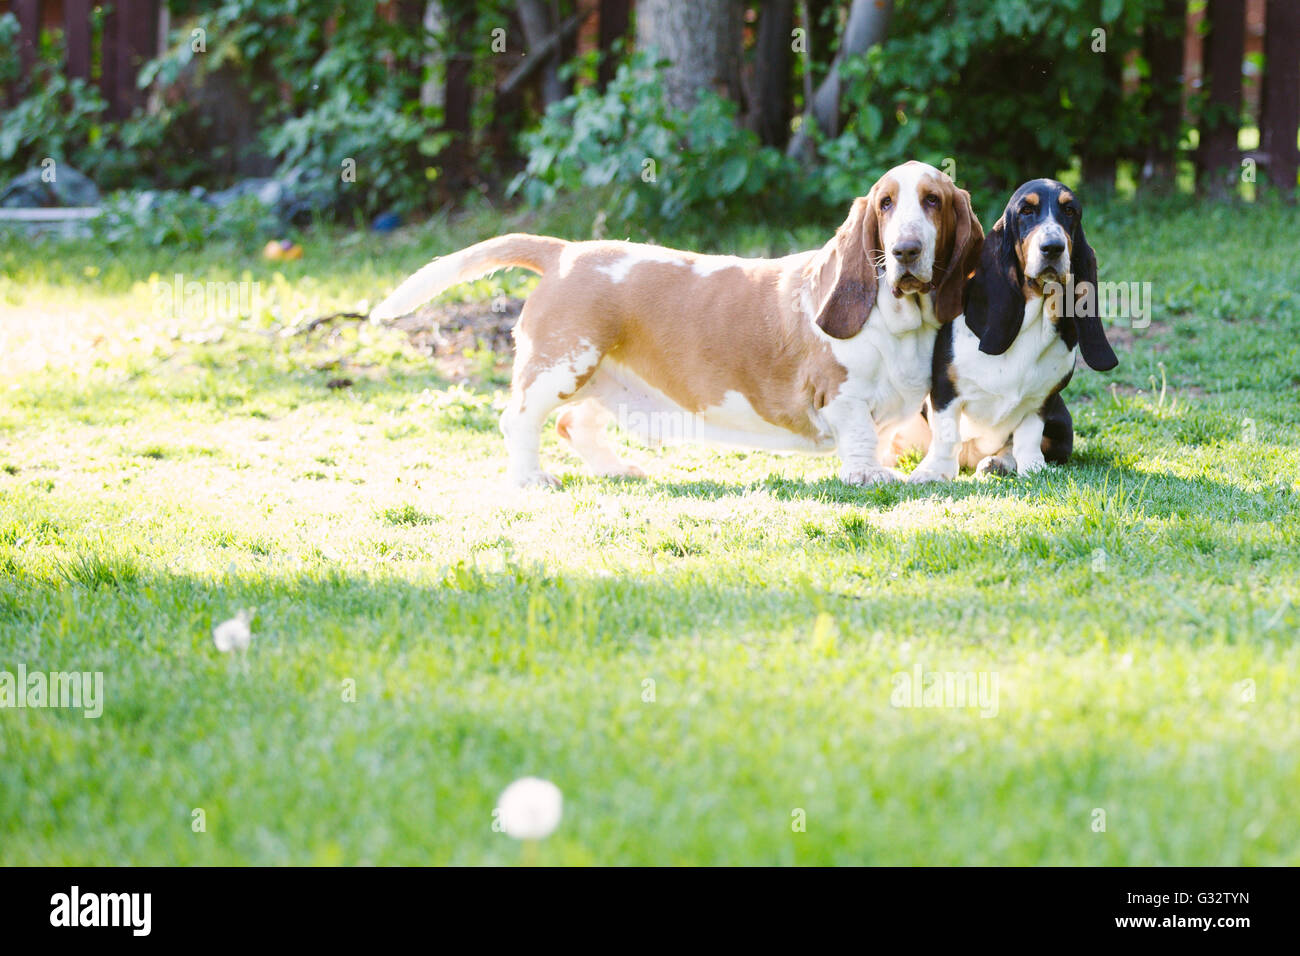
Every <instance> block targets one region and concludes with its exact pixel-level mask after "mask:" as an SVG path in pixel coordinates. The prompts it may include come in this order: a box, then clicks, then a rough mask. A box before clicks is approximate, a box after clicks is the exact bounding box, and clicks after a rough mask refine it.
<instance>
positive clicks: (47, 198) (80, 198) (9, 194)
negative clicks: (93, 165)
mask: <svg viewBox="0 0 1300 956" xmlns="http://www.w3.org/2000/svg"><path fill="white" fill-rule="evenodd" d="M49 178H53V182H47V181H46V180H47V179H49ZM98 205H99V189H98V188H96V186H95V184H94V183H93V182H91V181H90V177H88V176H86V175H84V174H82V173H79V172H77V171H76V170H75V169H73V168H72V167H71V166H69V165H67V164H66V163H58V164H55V165H53V166H51V167H50V168H49V169H48V170H46V169H45V168H40V169H29V170H27V172H25V173H23V174H22V175H21V176H18V177H17V178H15V179H13V180H11V181H10V182H9V183H8V184H7V185H6V186H5V187H4V189H0V206H4V207H5V208H8V209H24V208H26V209H39V208H44V209H49V208H52V207H59V206H98Z"/></svg>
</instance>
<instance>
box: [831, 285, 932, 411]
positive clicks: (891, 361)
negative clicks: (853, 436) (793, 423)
mask: <svg viewBox="0 0 1300 956" xmlns="http://www.w3.org/2000/svg"><path fill="white" fill-rule="evenodd" d="M938 331H939V322H938V320H937V319H936V318H935V315H934V308H933V306H932V304H931V302H930V297H929V296H928V295H920V296H918V295H906V296H903V297H902V298H895V297H894V295H893V294H891V293H890V292H889V290H888V289H887V288H883V287H882V288H881V290H880V295H879V296H878V297H877V299H876V308H875V309H874V310H873V311H872V313H871V318H870V319H869V320H868V321H867V324H866V325H864V326H863V327H862V331H861V332H859V333H858V334H857V335H855V336H853V338H851V339H829V342H830V345H831V352H832V353H833V354H834V356H835V358H836V360H837V361H838V362H839V363H840V364H841V365H843V366H844V368H845V370H846V371H847V372H848V379H847V380H846V381H845V382H844V384H843V385H842V386H841V387H840V395H839V396H837V398H836V399H835V400H834V401H832V403H831V404H832V405H834V404H835V403H836V402H838V401H840V400H847V401H851V402H854V403H858V402H866V404H867V406H868V407H869V408H870V409H871V417H872V419H873V420H874V421H875V423H876V427H877V429H878V430H879V431H880V432H881V433H882V436H883V433H885V432H886V431H891V430H892V429H894V428H896V427H897V426H898V425H900V424H902V423H903V422H905V421H908V420H910V419H911V418H912V417H913V416H914V415H916V413H917V411H918V410H920V408H921V405H922V403H923V402H924V401H925V396H926V393H927V392H928V391H929V390H930V365H931V361H932V358H933V356H934V339H935V336H936V335H937V334H938ZM827 411H828V412H829V411H831V408H830V406H828V407H827Z"/></svg>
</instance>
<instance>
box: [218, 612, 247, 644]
mask: <svg viewBox="0 0 1300 956" xmlns="http://www.w3.org/2000/svg"><path fill="white" fill-rule="evenodd" d="M252 620H253V612H252V611H251V610H242V611H240V612H239V613H237V614H236V615H235V616H234V617H232V618H231V619H230V620H228V621H222V622H221V623H220V624H218V625H217V626H216V627H214V628H213V629H212V643H213V644H215V645H217V650H219V651H221V653H223V654H228V653H230V652H231V651H246V650H248V645H249V643H250V642H251V641H252V640H253V632H252V631H251V630H249V628H248V625H249V624H250V623H251V622H252Z"/></svg>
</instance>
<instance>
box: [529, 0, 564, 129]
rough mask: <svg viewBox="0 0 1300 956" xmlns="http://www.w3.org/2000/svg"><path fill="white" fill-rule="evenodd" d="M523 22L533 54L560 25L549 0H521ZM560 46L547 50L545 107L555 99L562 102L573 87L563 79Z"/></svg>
mask: <svg viewBox="0 0 1300 956" xmlns="http://www.w3.org/2000/svg"><path fill="white" fill-rule="evenodd" d="M518 13H519V23H520V25H521V26H522V27H523V28H524V43H525V44H526V46H527V49H528V53H529V55H530V56H533V55H537V54H536V53H535V51H536V50H538V49H539V48H540V47H541V45H542V44H543V43H544V42H545V41H546V40H547V39H548V38H549V37H550V35H551V34H552V33H553V32H555V30H556V28H557V27H559V23H558V22H553V21H552V19H551V5H550V4H549V3H548V2H547V0H518ZM558 53H559V51H558V49H557V50H555V51H554V52H551V53H548V54H546V59H545V63H544V64H543V65H542V67H541V74H542V75H541V96H542V109H543V110H545V109H546V108H547V107H548V106H550V105H551V104H552V103H558V102H559V101H560V100H562V99H564V98H565V97H566V96H568V95H569V89H568V87H567V86H566V85H565V83H564V82H563V81H562V80H561V79H560V57H559V55H558Z"/></svg>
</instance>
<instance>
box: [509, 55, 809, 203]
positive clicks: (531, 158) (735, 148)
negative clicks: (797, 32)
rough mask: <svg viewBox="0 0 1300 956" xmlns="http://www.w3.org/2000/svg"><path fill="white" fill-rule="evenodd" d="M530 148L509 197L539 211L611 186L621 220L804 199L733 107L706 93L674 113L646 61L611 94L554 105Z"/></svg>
mask: <svg viewBox="0 0 1300 956" xmlns="http://www.w3.org/2000/svg"><path fill="white" fill-rule="evenodd" d="M523 143H524V146H525V149H526V151H527V153H528V165H527V167H526V168H525V170H524V171H523V172H522V173H520V174H519V176H517V177H516V178H515V180H514V182H512V183H511V185H510V189H509V193H510V194H511V195H513V194H515V193H522V195H523V196H524V198H525V199H527V200H528V201H529V202H530V203H532V204H534V205H536V204H540V203H543V202H548V201H550V200H552V199H554V198H555V197H556V196H557V195H559V194H560V193H577V192H581V191H584V190H593V189H606V188H608V190H609V191H610V194H611V196H612V202H613V204H614V206H615V208H614V210H613V212H614V214H615V215H616V216H617V217H619V218H621V219H625V220H626V219H631V218H634V217H658V218H661V219H672V218H676V217H677V216H680V215H682V214H683V213H702V212H705V211H710V212H711V211H734V210H735V209H736V207H739V206H741V205H742V204H743V205H745V206H748V207H752V205H753V203H754V202H755V201H760V202H765V203H766V204H769V205H770V204H771V203H772V201H773V200H777V201H789V200H797V199H798V198H800V196H799V195H798V194H792V193H791V192H790V191H789V188H788V187H789V185H790V184H791V183H792V182H794V181H795V177H794V175H793V170H792V168H791V166H790V164H789V163H788V162H787V161H786V160H785V158H784V157H783V156H782V155H781V154H780V153H779V152H777V151H776V150H773V149H767V148H763V147H760V146H759V143H758V138H757V137H756V136H755V135H754V134H753V133H752V132H749V131H748V130H744V129H741V128H740V127H739V126H738V125H737V124H736V107H735V105H734V104H733V103H730V102H728V101H727V100H724V99H722V98H721V97H718V96H717V95H715V94H713V93H709V92H705V93H703V94H701V96H700V98H699V101H698V102H697V103H696V105H695V106H694V107H693V108H692V109H691V110H689V111H686V112H683V111H681V110H674V109H672V108H670V107H669V106H668V104H667V102H666V100H665V98H664V94H663V90H662V87H661V85H660V83H659V80H658V79H657V77H656V75H655V71H654V69H653V67H652V65H651V63H650V61H649V59H648V58H647V57H645V56H644V55H636V56H634V57H633V58H632V59H631V60H630V61H629V62H627V63H624V64H622V65H620V66H619V68H618V71H617V73H616V75H615V77H614V79H613V80H612V81H611V82H610V84H609V85H608V87H607V88H606V91H605V92H604V93H603V94H602V93H599V92H597V91H596V90H595V88H593V87H587V88H585V89H582V90H580V91H579V92H577V93H575V94H574V95H573V96H570V97H568V98H566V99H564V100H562V101H560V102H559V103H556V104H554V105H552V106H551V108H550V109H549V110H547V112H546V115H545V116H544V117H543V118H542V121H541V124H540V125H539V126H538V127H537V129H535V130H533V131H532V132H530V133H526V134H525V135H524V136H523ZM783 189H784V191H783Z"/></svg>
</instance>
